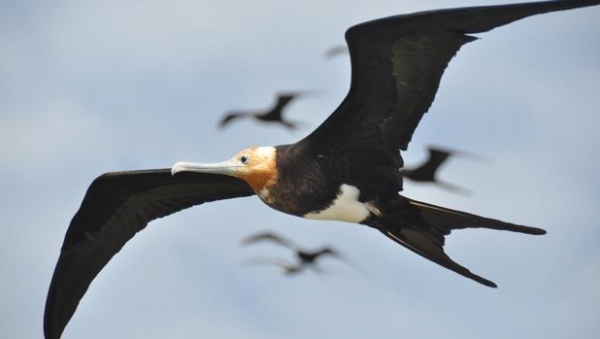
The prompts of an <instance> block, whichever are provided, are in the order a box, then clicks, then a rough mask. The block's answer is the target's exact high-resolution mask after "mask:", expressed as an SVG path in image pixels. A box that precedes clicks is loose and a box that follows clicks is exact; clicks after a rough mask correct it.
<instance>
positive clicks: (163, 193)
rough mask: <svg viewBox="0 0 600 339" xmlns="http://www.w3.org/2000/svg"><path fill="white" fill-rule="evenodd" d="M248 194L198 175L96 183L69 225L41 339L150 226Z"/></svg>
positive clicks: (129, 175) (150, 173) (158, 174)
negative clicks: (161, 219)
mask: <svg viewBox="0 0 600 339" xmlns="http://www.w3.org/2000/svg"><path fill="white" fill-rule="evenodd" d="M253 194H254V192H253V191H252V189H251V188H250V186H248V184H246V183H245V182H244V181H242V180H240V179H236V178H233V177H228V176H222V175H212V174H199V173H181V174H178V175H177V176H176V177H173V176H172V175H171V171H170V170H169V169H160V170H146V171H131V172H113V173H106V174H104V175H102V176H100V177H98V178H96V179H95V180H94V181H93V182H92V184H91V185H90V187H89V188H88V191H87V193H86V195H85V197H84V199H83V202H82V204H81V207H80V208H79V210H78V211H77V213H76V214H75V216H74V217H73V219H72V221H71V224H70V225H69V228H68V230H67V233H66V236H65V240H64V243H63V246H62V248H61V253H60V256H59V258H58V262H57V264H56V268H55V270H54V275H53V276H52V282H51V283H50V289H49V291H48V297H47V300H46V311H45V315H44V333H45V336H46V338H47V339H50V338H53V339H54V338H59V337H60V335H61V334H62V332H63V330H64V328H65V326H66V325H67V323H68V322H69V320H70V319H71V317H72V316H73V314H74V313H75V310H76V308H77V305H78V304H79V301H80V300H81V298H82V297H83V295H84V294H85V292H86V291H87V289H88V287H89V285H90V283H91V282H92V280H93V279H94V278H95V277H96V275H97V274H98V273H99V272H100V271H101V270H102V268H103V267H104V266H105V265H106V264H107V263H108V262H109V260H110V259H111V258H112V257H113V256H114V255H115V254H116V253H117V252H119V250H121V248H122V247H123V246H124V245H125V243H126V242H127V241H129V240H130V239H131V238H132V237H133V236H134V235H135V234H136V233H137V232H139V231H141V230H142V229H144V228H145V227H146V225H147V224H148V223H149V222H150V221H152V220H154V219H157V218H161V217H164V216H167V215H169V214H172V213H175V212H177V211H181V210H183V209H185V208H188V207H192V206H194V205H200V204H202V203H205V202H210V201H215V200H221V199H229V198H236V197H244V196H250V195H253Z"/></svg>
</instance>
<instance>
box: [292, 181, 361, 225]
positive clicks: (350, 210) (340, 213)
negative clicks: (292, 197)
mask: <svg viewBox="0 0 600 339" xmlns="http://www.w3.org/2000/svg"><path fill="white" fill-rule="evenodd" d="M359 195H360V191H359V190H358V188H356V187H354V186H351V185H346V184H342V186H341V187H340V193H339V194H338V196H337V198H335V200H334V201H333V203H332V204H331V205H330V206H329V207H327V208H326V209H324V210H322V211H319V212H311V213H307V214H305V215H304V217H305V218H308V219H321V220H339V221H347V222H352V223H359V222H361V221H363V220H365V219H366V218H367V217H368V216H369V209H368V208H367V206H366V204H364V203H362V202H360V201H358V196H359Z"/></svg>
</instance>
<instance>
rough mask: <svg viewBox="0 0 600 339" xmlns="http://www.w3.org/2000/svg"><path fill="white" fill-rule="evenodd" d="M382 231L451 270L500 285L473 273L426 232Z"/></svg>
mask: <svg viewBox="0 0 600 339" xmlns="http://www.w3.org/2000/svg"><path fill="white" fill-rule="evenodd" d="M380 231H381V233H383V234H385V235H386V236H387V237H388V238H390V239H392V240H394V241H395V242H397V243H399V244H400V245H402V246H404V247H406V248H408V249H409V250H411V251H413V252H415V253H417V254H418V255H420V256H422V257H424V258H427V259H429V260H431V261H433V262H435V263H437V264H439V265H442V266H444V267H446V268H447V269H449V270H452V271H454V272H456V273H458V274H460V275H462V276H464V277H467V278H469V279H473V280H475V281H477V282H478V283H480V284H483V285H485V286H489V287H494V288H496V287H498V286H497V285H496V284H495V283H494V282H493V281H490V280H487V279H485V278H483V277H481V276H478V275H477V274H474V273H472V272H471V271H469V269H468V268H466V267H464V266H461V265H459V264H458V263H456V262H455V261H454V260H452V259H450V257H448V255H447V254H446V253H444V249H443V247H442V246H441V245H440V244H438V243H437V242H436V241H434V239H433V238H432V237H430V236H429V235H428V234H427V233H425V232H422V231H419V230H415V229H411V228H402V229H401V230H400V231H388V230H380Z"/></svg>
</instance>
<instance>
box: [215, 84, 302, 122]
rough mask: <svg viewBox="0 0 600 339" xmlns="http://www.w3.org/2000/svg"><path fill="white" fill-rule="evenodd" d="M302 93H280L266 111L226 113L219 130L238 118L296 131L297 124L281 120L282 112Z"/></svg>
mask: <svg viewBox="0 0 600 339" xmlns="http://www.w3.org/2000/svg"><path fill="white" fill-rule="evenodd" d="M303 94H304V92H295V93H281V94H279V95H278V96H277V102H275V104H274V105H273V106H272V107H271V108H269V109H267V110H266V111H256V112H238V111H233V112H229V113H226V115H225V116H224V117H223V119H221V122H220V123H219V127H220V128H224V127H225V126H226V125H228V124H229V123H230V122H232V121H233V120H236V119H239V118H252V119H255V120H258V121H262V122H269V123H278V124H281V125H283V126H285V127H287V128H289V129H296V128H297V127H298V126H297V124H298V123H297V122H292V121H290V120H286V119H284V118H283V110H284V109H285V108H286V107H287V106H288V105H289V104H290V103H291V102H292V100H294V99H296V98H298V97H300V96H301V95H303Z"/></svg>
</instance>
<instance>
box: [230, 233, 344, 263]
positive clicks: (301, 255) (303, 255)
mask: <svg viewBox="0 0 600 339" xmlns="http://www.w3.org/2000/svg"><path fill="white" fill-rule="evenodd" d="M259 241H271V242H274V243H276V244H279V245H283V246H285V247H287V248H289V249H291V250H292V251H294V253H295V254H296V257H297V258H298V260H299V262H298V266H303V265H312V264H314V263H315V262H316V260H317V259H318V258H319V257H321V256H323V255H330V256H332V257H335V258H337V259H342V258H343V257H342V255H341V253H339V252H338V251H337V250H335V249H333V248H331V247H322V248H320V249H318V250H316V251H307V250H304V249H301V248H299V247H298V246H296V245H294V244H293V243H292V242H291V241H289V240H287V239H285V238H283V237H281V236H279V235H276V234H273V233H270V232H263V233H259V234H255V235H253V236H250V237H247V238H245V239H244V240H243V241H242V244H244V245H249V244H253V243H256V242H259Z"/></svg>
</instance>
